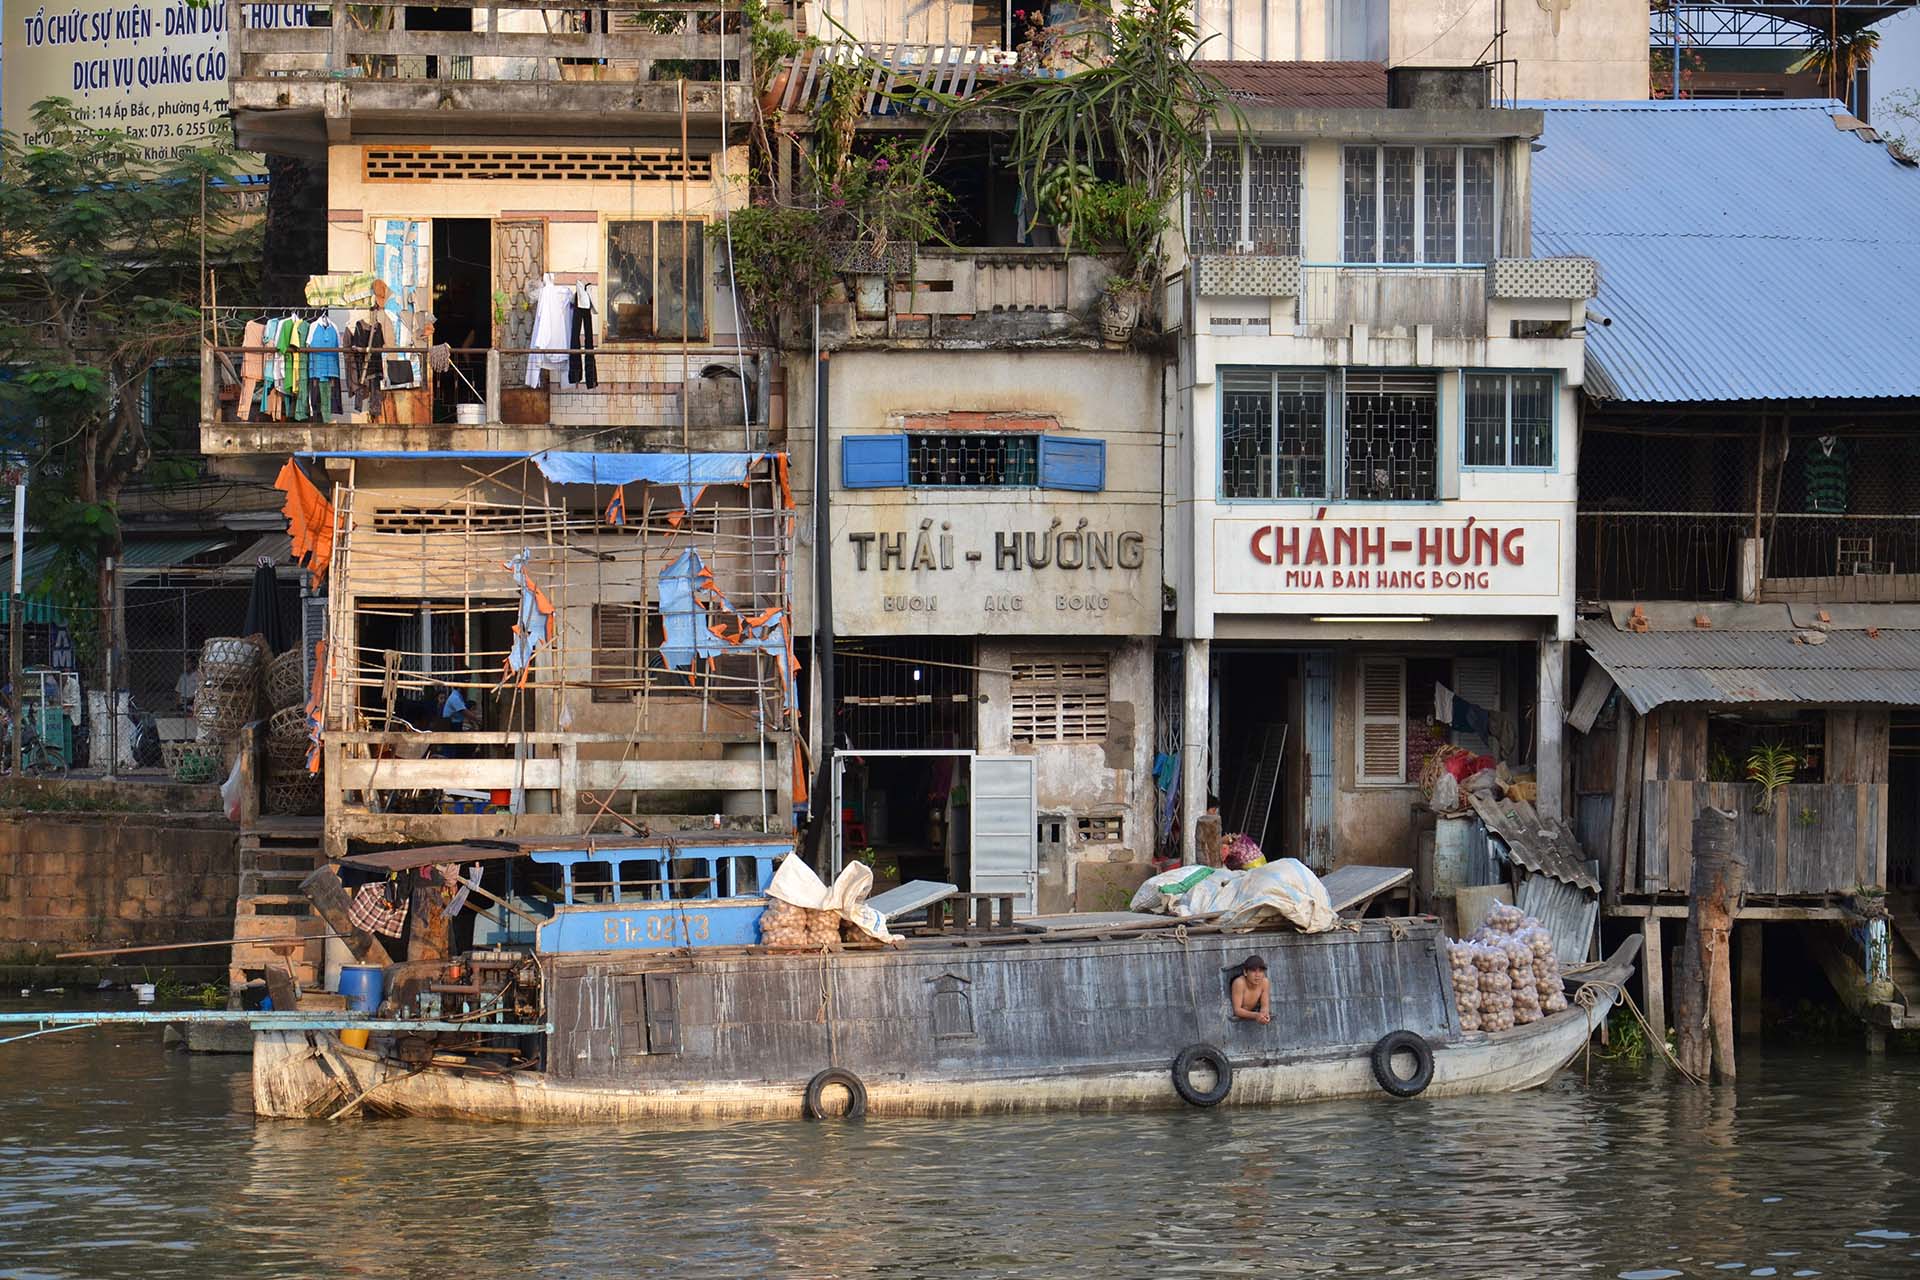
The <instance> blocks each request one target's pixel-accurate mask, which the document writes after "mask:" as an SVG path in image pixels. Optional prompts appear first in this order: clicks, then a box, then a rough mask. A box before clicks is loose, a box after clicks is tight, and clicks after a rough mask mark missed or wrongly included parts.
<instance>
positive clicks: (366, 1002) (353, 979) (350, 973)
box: [340, 964, 387, 1013]
mask: <svg viewBox="0 0 1920 1280" xmlns="http://www.w3.org/2000/svg"><path fill="white" fill-rule="evenodd" d="M386 985H387V974H386V970H384V969H382V968H381V967H380V966H379V965H377V964H343V965H341V966H340V994H341V995H343V996H345V997H346V998H347V1008H349V1009H351V1010H352V1011H353V1012H355V1013H372V1012H373V1011H374V1010H376V1009H378V1008H379V1007H380V997H381V995H382V994H383V993H384V992H385V989H386Z"/></svg>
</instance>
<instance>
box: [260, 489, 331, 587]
mask: <svg viewBox="0 0 1920 1280" xmlns="http://www.w3.org/2000/svg"><path fill="white" fill-rule="evenodd" d="M273 487H274V488H276V489H278V490H280V491H281V492H282V493H284V494H286V495H287V501H286V505H285V506H283V507H281V508H280V514H281V515H284V516H285V517H286V518H287V533H288V535H289V536H291V537H292V539H293V558H294V559H295V560H297V561H299V562H300V564H301V565H303V566H304V567H305V568H306V570H307V572H308V573H310V574H312V575H313V585H314V586H316V587H317V586H319V585H320V584H321V583H322V582H324V581H325V580H326V577H327V564H328V562H329V561H331V560H332V559H333V504H332V503H331V502H328V501H327V499H326V497H325V496H324V495H323V494H322V493H321V492H320V490H318V489H316V488H315V487H314V484H313V481H311V480H309V479H307V473H306V472H304V471H302V470H301V469H300V468H299V467H298V466H296V465H295V464H294V461H293V459H292V458H288V459H287V465H286V466H284V467H282V468H280V475H279V477H278V478H277V479H275V480H274V482H273Z"/></svg>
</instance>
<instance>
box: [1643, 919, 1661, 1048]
mask: <svg viewBox="0 0 1920 1280" xmlns="http://www.w3.org/2000/svg"><path fill="white" fill-rule="evenodd" d="M1640 937H1641V946H1640V994H1641V1004H1642V1007H1641V1010H1640V1012H1642V1013H1644V1014H1645V1015H1646V1016H1647V1026H1648V1027H1649V1028H1651V1029H1652V1031H1653V1037H1654V1039H1656V1040H1663V1041H1664V1040H1665V1039H1666V1038H1667V972H1666V963H1667V958H1666V955H1665V953H1664V952H1663V951H1662V950H1661V945H1660V917H1659V916H1657V915H1654V914H1653V912H1651V911H1649V912H1647V914H1646V915H1644V916H1642V917H1641V918H1640Z"/></svg>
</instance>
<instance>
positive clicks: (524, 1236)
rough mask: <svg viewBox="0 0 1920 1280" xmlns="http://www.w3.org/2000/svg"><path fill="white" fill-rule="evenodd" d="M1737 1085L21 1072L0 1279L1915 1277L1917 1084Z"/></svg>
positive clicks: (131, 1042)
mask: <svg viewBox="0 0 1920 1280" xmlns="http://www.w3.org/2000/svg"><path fill="white" fill-rule="evenodd" d="M1741 1069H1742V1076H1741V1080H1740V1083H1739V1086H1738V1087H1737V1088H1719V1089H1697V1088H1688V1087H1684V1086H1681V1085H1677V1084H1674V1083H1673V1082H1672V1081H1671V1079H1670V1078H1669V1077H1667V1076H1666V1075H1665V1074H1664V1073H1663V1072H1662V1071H1661V1070H1658V1069H1655V1068H1651V1067H1644V1066H1642V1067H1630V1066H1626V1065H1623V1064H1606V1063H1599V1062H1596V1063H1595V1064H1593V1070H1592V1076H1591V1079H1586V1078H1583V1072H1582V1069H1581V1065H1580V1064H1579V1063H1576V1064H1575V1065H1574V1066H1573V1067H1572V1068H1570V1069H1569V1070H1568V1071H1566V1072H1564V1073H1563V1074H1562V1075H1561V1076H1560V1077H1559V1079H1557V1080H1556V1081H1555V1082H1554V1083H1553V1084H1552V1085H1550V1086H1549V1087H1548V1088H1546V1089H1545V1090H1542V1091H1539V1092H1535V1093H1530V1094H1521V1095H1510V1096H1502V1097H1491V1098H1469V1099H1456V1100H1436V1099H1418V1100H1415V1101H1412V1102H1390V1101H1388V1100H1386V1099H1384V1098H1382V1099H1380V1100H1377V1101H1371V1102H1364V1103H1342V1104H1323V1105H1317V1106H1310V1107H1300V1108H1293V1109H1287V1110H1234V1109H1230V1108H1223V1109H1221V1110H1218V1111H1211V1112H1200V1111H1175V1112H1166V1113H1160V1114H1132V1115H1119V1116H1104V1115H1103V1116H1041V1117H1032V1118H1015V1119H1007V1118H994V1119H979V1120H941V1121H920V1120H868V1121H866V1122H863V1123H846V1122H840V1123H824V1124H809V1123H804V1122H793V1123H779V1124H733V1125H712V1126H707V1127H702V1128H695V1129H691V1130H688V1129H681V1130H664V1129H647V1128H637V1127H626V1128H591V1129H586V1128H560V1129H555V1128H538V1129H536V1128H516V1127H509V1126H505V1125H476V1124H455V1123H443V1122H435V1121H424V1120H376V1121H348V1122H343V1123H339V1124H333V1125H328V1124H324V1123H294V1122H287V1121H265V1122H261V1123H258V1124H256V1123H255V1122H254V1120H253V1118H252V1116H251V1115H250V1114H249V1086H248V1076H247V1066H246V1059H244V1058H208V1057H188V1056H186V1055H184V1054H178V1053H168V1052H165V1051H163V1050H162V1049H161V1047H160V1045H159V1043H158V1033H157V1032H155V1031H151V1030H143V1031H136V1030H131V1029H126V1030H110V1029H100V1030H93V1031H84V1032H72V1033H66V1034H62V1035H55V1036H47V1037H43V1038H41V1039H37V1040H30V1041H26V1042H23V1043H16V1044H11V1045H6V1046H0V1277H8V1278H18V1277H85V1278H87V1280H102V1278H106V1277H121V1276H127V1277H135V1276H137V1277H155V1276H190V1277H195V1278H196V1280H215V1278H225V1277H243V1276H245V1277H250V1276H318V1275H327V1276H348V1277H358V1276H381V1277H388V1276H393V1277H443V1276H469V1275H471V1276H485V1277H490V1278H491V1277H499V1278H501V1280H507V1278H512V1277H521V1276H540V1277H597V1276H634V1275H647V1276H659V1277H665V1276H675V1277H700V1278H701V1280H706V1278H708V1277H721V1276H799V1277H810V1278H811V1277H838V1276H865V1275H884V1276H910V1277H920V1276H924V1277H936V1276H937V1277H942V1278H946V1277H976V1276H978V1277H988V1276H991V1277H1003V1276H1020V1277H1025V1276H1047V1277H1052V1276H1097V1277H1135V1276H1138V1277H1164V1276H1199V1275H1209V1276H1261V1277H1269V1276H1295V1275H1382V1276H1388V1275H1391V1276H1466V1277H1516V1276H1542V1277H1558V1276H1624V1277H1628V1278H1629V1280H1663V1278H1672V1277H1682V1276H1687V1277H1693V1276H1714V1277H1722V1276H1734V1275H1748V1276H1778V1277H1789V1276H1797V1277H1806V1276H1815V1275H1819V1276H1830V1277H1853V1276H1863V1277H1878V1276H1888V1277H1891V1276H1902V1277H1910V1276H1920V1059H1916V1058H1915V1057H1913V1056H1910V1055H1909V1056H1899V1055H1895V1056H1892V1057H1888V1058H1882V1059H1870V1058H1867V1057H1866V1056H1864V1055H1863V1054H1862V1053H1860V1052H1859V1051H1858V1050H1857V1049H1854V1048H1853V1047H1851V1046H1848V1047H1844V1048H1842V1047H1836V1048H1831V1049H1823V1050H1804V1049H1795V1050H1786V1049H1778V1048H1767V1049H1760V1048H1749V1049H1748V1050H1747V1051H1746V1056H1745V1058H1744V1060H1743V1062H1742V1068H1741Z"/></svg>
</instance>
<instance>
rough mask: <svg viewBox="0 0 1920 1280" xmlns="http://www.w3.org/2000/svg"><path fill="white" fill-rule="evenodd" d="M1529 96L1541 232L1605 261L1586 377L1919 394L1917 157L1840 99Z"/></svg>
mask: <svg viewBox="0 0 1920 1280" xmlns="http://www.w3.org/2000/svg"><path fill="white" fill-rule="evenodd" d="M1528 105H1530V106H1534V107H1537V108H1539V109H1540V110H1542V111H1544V112H1545V114H1546V128H1545V130H1544V132H1543V133H1542V135H1541V140H1540V141H1541V150H1539V151H1538V152H1537V153H1536V154H1535V155H1534V157H1533V180H1532V181H1533V250H1534V252H1535V253H1536V254H1540V255H1543V256H1544V255H1563V254H1566V255H1583V256H1586V257H1591V258H1595V259H1598V261H1599V263H1600V292H1599V296H1598V297H1597V298H1596V299H1595V301H1594V308H1595V310H1597V311H1598V312H1600V313H1601V314H1603V315H1605V316H1606V317H1607V318H1608V319H1610V320H1611V321H1612V323H1611V324H1609V325H1605V326H1602V325H1600V324H1598V323H1595V324H1591V325H1589V326H1588V328H1587V372H1588V376H1587V392H1588V394H1589V395H1592V396H1593V397H1595V398H1596V399H1617V400H1630V401H1640V402H1668V403H1677V402H1691V401H1726V400H1736V401H1737V400H1782V399H1801V398H1814V397H1838V398H1861V397H1880V396H1920V307H1916V306H1915V305H1914V299H1915V297H1920V170H1916V169H1914V168H1912V167H1910V166H1907V165H1903V164H1900V163H1899V162H1897V161H1896V160H1894V158H1893V156H1892V153H1891V152H1889V151H1888V149H1887V148H1886V147H1885V146H1883V145H1881V144H1879V143H1877V142H1871V141H1866V140H1864V139H1863V137H1862V136H1861V135H1860V134H1857V133H1855V132H1853V131H1851V130H1849V129H1843V128H1841V127H1839V126H1838V125H1836V123H1835V116H1836V115H1838V116H1845V109H1844V108H1843V107H1842V106H1841V105H1840V104H1839V103H1837V102H1821V101H1787V102H1780V101H1769V102H1753V101H1748V102H1700V101H1683V102H1539V103H1531V104H1528ZM1849 118H1850V117H1849Z"/></svg>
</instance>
